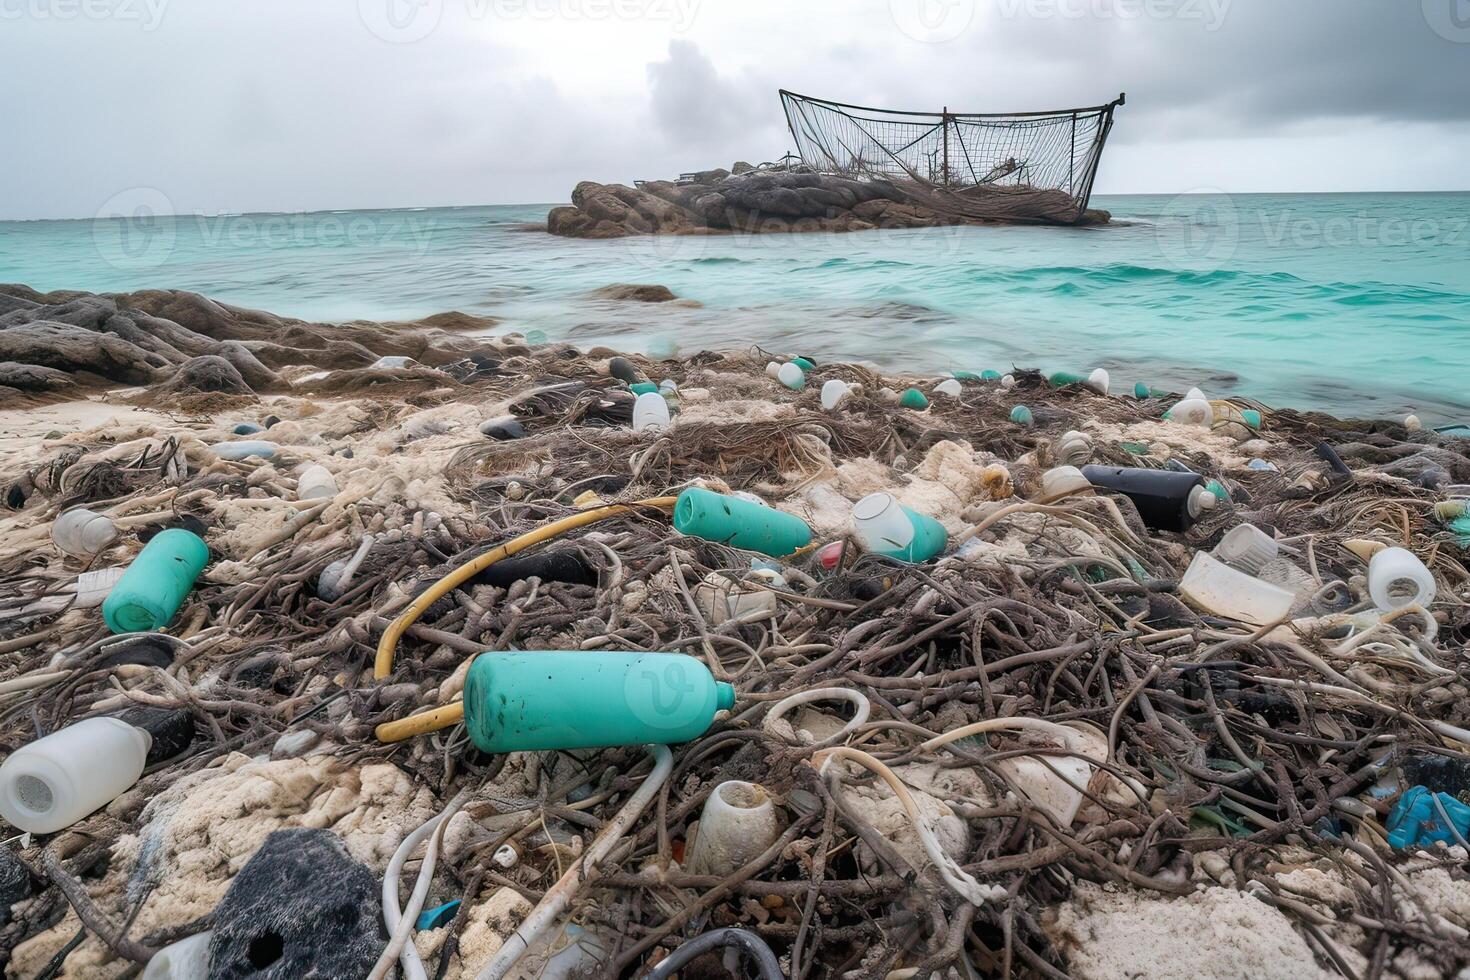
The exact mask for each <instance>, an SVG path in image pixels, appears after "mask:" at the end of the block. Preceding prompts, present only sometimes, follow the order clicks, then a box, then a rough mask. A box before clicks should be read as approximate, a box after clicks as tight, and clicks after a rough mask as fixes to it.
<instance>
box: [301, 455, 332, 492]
mask: <svg viewBox="0 0 1470 980" xmlns="http://www.w3.org/2000/svg"><path fill="white" fill-rule="evenodd" d="M335 496H337V478H336V477H335V476H333V475H332V471H331V470H329V469H327V468H326V467H325V466H322V465H321V464H320V463H312V464H311V465H310V466H308V467H306V468H305V469H303V470H302V471H301V475H300V476H298V477H297V478H296V499H297V500H319V499H321V498H322V497H335Z"/></svg>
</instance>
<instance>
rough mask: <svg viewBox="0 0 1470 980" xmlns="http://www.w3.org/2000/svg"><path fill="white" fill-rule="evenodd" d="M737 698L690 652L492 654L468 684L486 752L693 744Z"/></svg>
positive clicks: (473, 734)
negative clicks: (693, 740)
mask: <svg viewBox="0 0 1470 980" xmlns="http://www.w3.org/2000/svg"><path fill="white" fill-rule="evenodd" d="M734 704H735V689H734V688H733V687H731V686H730V685H729V684H723V683H720V682H719V681H716V680H715V679H714V677H713V676H712V675H711V674H710V672H709V668H708V667H706V666H705V665H704V663H703V662H702V661H700V660H699V659H697V658H695V657H690V656H686V655H684V654H682V653H614V652H607V651H597V650H585V651H582V650H536V651H521V652H515V653H482V654H480V656H479V657H477V658H476V659H475V662H474V663H473V664H471V665H470V672H469V676H468V677H467V678H466V679H465V688H464V707H465V724H466V726H467V727H468V728H469V732H470V739H471V740H472V741H474V743H475V747H476V748H478V749H479V750H480V751H482V752H529V751H538V750H543V749H592V748H606V747H608V746H614V745H672V744H674V743H676V742H688V741H690V740H691V739H695V738H698V737H699V736H701V735H703V734H704V733H705V732H706V731H707V730H708V729H709V726H710V723H711V722H712V721H714V717H715V712H716V711H719V710H721V709H729V708H731V707H733V706H734Z"/></svg>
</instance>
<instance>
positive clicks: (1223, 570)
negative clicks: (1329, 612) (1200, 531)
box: [1179, 551, 1296, 626]
mask: <svg viewBox="0 0 1470 980" xmlns="http://www.w3.org/2000/svg"><path fill="white" fill-rule="evenodd" d="M1179 592H1180V594H1181V595H1183V596H1184V598H1185V599H1187V600H1188V601H1189V602H1191V603H1193V604H1194V605H1196V606H1198V607H1199V608H1200V609H1203V610H1205V611H1206V612H1208V613H1211V614H1212V615H1215V616H1224V617H1226V618H1228V619H1237V620H1240V621H1241V622H1243V623H1251V624H1253V625H1255V626H1266V625H1269V624H1271V623H1276V622H1280V621H1281V620H1284V619H1285V618H1286V616H1287V614H1288V613H1290V612H1291V608H1292V606H1293V605H1294V604H1295V603H1296V596H1295V595H1294V594H1293V593H1291V592H1288V591H1286V590H1285V589H1282V588H1278V587H1277V586H1274V585H1271V584H1270V583H1269V582H1263V581H1261V580H1260V579H1258V578H1255V577H1253V576H1251V575H1248V574H1246V573H1245V572H1243V571H1238V570H1237V569H1234V568H1231V567H1230V566H1229V565H1226V564H1225V563H1224V562H1222V561H1219V560H1218V559H1216V558H1215V557H1213V556H1212V555H1210V554H1208V553H1207V552H1203V551H1199V552H1196V553H1195V556H1194V560H1193V561H1191V562H1190V563H1189V568H1188V570H1187V571H1185V573H1184V577H1183V578H1182V579H1180V580H1179Z"/></svg>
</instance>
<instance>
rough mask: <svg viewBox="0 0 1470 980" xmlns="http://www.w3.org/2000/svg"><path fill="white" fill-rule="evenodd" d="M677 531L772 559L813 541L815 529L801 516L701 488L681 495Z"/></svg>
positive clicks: (677, 514) (676, 509)
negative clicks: (754, 552)
mask: <svg viewBox="0 0 1470 980" xmlns="http://www.w3.org/2000/svg"><path fill="white" fill-rule="evenodd" d="M674 529H675V530H677V531H678V532H679V533H680V534H687V535H689V536H690V537H695V538H704V539H705V540H706V541H717V542H719V543H721V544H727V545H729V546H731V547H732V548H744V549H746V550H747V551H759V552H760V553H761V554H763V555H770V556H771V557H772V558H781V557H784V556H785V555H789V554H791V553H792V552H794V551H797V550H799V549H801V548H805V547H806V546H807V545H809V544H811V541H812V529H811V528H809V527H807V525H806V522H805V521H803V520H802V519H801V518H799V517H795V516H793V515H791V514H787V513H783V512H782V511H779V510H773V509H772V508H770V507H767V506H765V505H764V504H757V503H752V502H750V501H749V500H741V499H740V498H739V497H728V496H725V495H724V494H720V493H714V492H712V491H710V490H704V489H701V488H699V487H690V488H689V489H688V490H685V491H684V492H683V493H681V494H679V501H678V503H676V504H675V505H674Z"/></svg>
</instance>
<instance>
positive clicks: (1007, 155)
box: [781, 90, 1123, 221]
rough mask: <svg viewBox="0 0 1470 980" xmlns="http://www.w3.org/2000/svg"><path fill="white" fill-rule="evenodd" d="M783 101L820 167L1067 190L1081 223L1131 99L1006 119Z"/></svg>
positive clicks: (943, 183)
mask: <svg viewBox="0 0 1470 980" xmlns="http://www.w3.org/2000/svg"><path fill="white" fill-rule="evenodd" d="M781 102H782V105H783V106H784V107H785V110H786V121H787V124H788V125H789V126H790V127H791V135H792V137H793V138H794V139H795V140H796V147H797V152H798V153H799V154H800V155H801V159H802V161H803V162H804V163H805V164H806V165H807V166H809V167H811V168H813V169H814V170H817V171H820V172H822V173H837V174H845V175H851V176H882V177H889V178H895V179H898V180H915V181H922V182H924V183H925V184H929V185H934V186H936V187H940V188H945V189H951V190H964V189H966V188H970V189H981V190H983V189H996V188H1016V189H1025V190H1049V191H1061V192H1063V193H1065V194H1066V195H1067V196H1068V197H1069V198H1071V202H1070V206H1069V207H1070V211H1071V213H1072V220H1074V221H1080V220H1081V219H1082V216H1083V214H1084V213H1085V212H1086V210H1087V202H1088V199H1089V198H1090V197H1091V196H1092V184H1093V179H1094V178H1095V177H1096V175H1097V165H1098V161H1099V159H1100V158H1101V156H1102V149H1103V144H1104V143H1105V142H1106V141H1107V137H1108V131H1109V130H1110V129H1111V128H1112V125H1113V111H1114V110H1115V109H1116V108H1117V107H1118V106H1120V105H1122V104H1123V96H1121V95H1120V96H1119V97H1118V98H1117V100H1115V101H1113V102H1109V103H1107V104H1106V105H1100V106H1092V107H1090V108H1085V109H1064V110H1059V111H1055V112H1018V113H1008V114H984V113H955V112H949V111H948V110H945V111H943V112H899V111H896V110H890V109H870V108H865V107H862V106H853V105H844V104H842V103H840V102H828V101H826V100H824V99H814V98H811V97H810V96H805V95H797V94H796V93H794V92H787V91H784V90H783V91H782V92H781Z"/></svg>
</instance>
